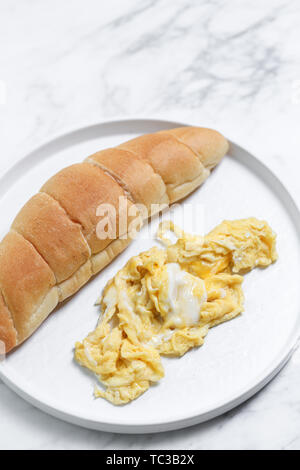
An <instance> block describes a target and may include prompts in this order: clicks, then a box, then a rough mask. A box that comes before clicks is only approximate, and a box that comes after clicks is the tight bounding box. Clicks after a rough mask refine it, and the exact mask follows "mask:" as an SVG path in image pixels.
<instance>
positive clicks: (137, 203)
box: [0, 127, 228, 352]
mask: <svg viewBox="0 0 300 470" xmlns="http://www.w3.org/2000/svg"><path fill="white" fill-rule="evenodd" d="M227 150H228V142H227V140H226V139H225V138H224V137H223V136H222V135H221V134H219V133H218V132H216V131H214V130H211V129H204V128H198V127H183V128H178V129H171V130H167V131H161V132H158V133H156V134H148V135H144V136H141V137H137V138H136V139H132V140H130V141H128V142H126V143H124V144H122V145H119V146H118V147H115V148H111V149H107V150H102V151H100V152H97V153H95V154H93V155H91V156H89V157H88V158H87V159H86V160H85V161H84V162H83V163H79V164H76V165H72V166H69V167H68V168H65V169H64V170H62V171H60V172H59V173H57V174H56V175H54V176H53V177H52V178H50V179H49V181H48V182H47V183H45V184H44V186H43V187H42V188H41V191H40V192H39V193H38V194H36V195H35V196H33V197H32V198H31V199H30V200H29V201H28V202H27V204H25V206H24V207H23V208H22V209H21V210H20V212H19V214H18V215H17V217H16V218H15V220H14V222H13V224H12V226H11V230H10V232H9V233H8V234H7V235H6V237H5V238H4V239H3V240H2V242H1V244H0V341H2V342H4V344H5V347H6V351H7V352H9V351H10V350H12V349H13V348H14V347H16V346H17V345H19V344H21V343H22V342H23V341H24V340H25V339H26V338H28V337H29V336H30V335H31V334H32V333H33V332H34V331H35V330H36V329H37V328H38V326H39V325H40V324H41V323H42V322H43V321H44V320H45V319H46V318H47V316H48V315H49V314H50V313H51V312H52V310H54V308H55V307H56V306H57V304H58V303H59V302H62V301H63V300H65V299H66V298H67V297H69V296H71V295H73V294H75V293H76V292H77V291H78V290H79V289H80V288H81V287H82V286H83V285H84V284H85V283H86V282H87V281H88V280H89V279H90V278H91V277H92V276H93V275H94V274H96V273H98V272H99V271H101V270H102V269H103V268H104V267H105V266H106V265H107V264H108V263H110V262H111V261H112V259H113V258H115V257H116V256H117V255H118V254H119V253H120V252H121V251H123V250H124V249H125V248H126V247H127V246H128V244H129V243H130V241H131V237H130V236H128V233H129V231H130V227H131V225H132V224H133V227H134V228H138V225H139V224H140V223H141V220H142V219H145V218H146V217H147V216H149V215H152V214H153V212H155V211H159V210H161V207H162V206H164V205H166V204H167V205H169V204H171V203H174V202H175V201H178V200H179V199H182V198H183V197H185V196H187V195H188V194H190V193H191V192H192V191H193V190H194V189H195V188H197V187H198V186H200V185H201V184H202V183H203V181H204V180H205V179H206V178H207V177H208V176H209V174H210V170H211V169H212V168H213V167H214V166H215V165H216V164H217V163H218V162H219V161H220V160H221V158H222V157H223V156H224V155H225V154H226V152H227ZM120 200H122V201H123V202H124V204H120ZM103 205H109V207H112V208H113V209H114V211H113V213H114V214H115V216H116V218H115V227H114V229H115V230H114V231H113V234H111V233H109V234H108V236H107V237H102V236H100V235H99V232H98V227H99V224H100V225H101V224H103V227H102V228H103V229H104V227H105V224H107V223H108V225H110V224H111V225H112V226H113V222H114V221H113V220H110V219H109V220H108V222H107V217H106V216H105V214H104V213H102V211H99V207H103ZM141 205H143V207H145V208H146V211H142V210H141Z"/></svg>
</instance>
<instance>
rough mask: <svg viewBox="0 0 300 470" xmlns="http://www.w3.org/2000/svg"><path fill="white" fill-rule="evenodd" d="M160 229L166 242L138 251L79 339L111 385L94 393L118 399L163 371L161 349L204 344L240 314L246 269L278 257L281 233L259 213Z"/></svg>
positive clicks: (86, 361) (82, 359)
mask: <svg viewBox="0 0 300 470" xmlns="http://www.w3.org/2000/svg"><path fill="white" fill-rule="evenodd" d="M167 228H168V229H171V230H173V231H174V232H175V234H176V235H177V237H178V240H177V242H176V243H174V244H171V242H170V241H169V240H168V239H167V238H166V237H165V233H166V230H167ZM158 236H159V238H160V239H161V240H162V241H163V242H164V243H165V245H166V248H165V249H159V248H158V247H154V248H151V249H150V250H148V251H145V252H144V253H141V254H140V255H139V256H135V257H133V258H131V259H130V260H129V261H128V262H127V264H126V265H125V267H124V268H123V269H121V270H120V271H119V272H118V273H117V274H116V276H115V277H114V278H113V279H111V280H110V281H109V282H108V284H107V285H106V287H105V289H104V292H103V295H102V298H101V302H100V303H101V309H102V314H101V317H100V319H99V323H98V326H97V327H96V329H95V331H93V332H92V333H90V334H89V335H88V336H87V338H85V339H84V340H83V342H82V343H80V342H78V343H76V347H75V359H76V361H77V362H78V363H79V364H81V365H82V366H84V367H87V368H88V369H90V370H91V371H93V372H94V373H95V374H96V375H97V377H98V379H99V381H100V382H101V383H102V385H103V386H104V390H103V389H101V390H100V389H99V388H98V387H97V386H96V388H95V396H96V397H103V398H106V399H107V400H109V401H110V402H112V403H113V404H115V405H122V404H125V403H128V402H130V401H131V400H134V399H135V398H137V397H138V396H140V395H141V394H142V393H143V392H145V391H146V390H147V389H148V388H149V386H150V385H151V384H153V383H155V382H157V381H159V380H160V379H161V378H162V377H163V376H164V369H163V366H162V363H161V357H160V356H161V355H165V356H182V355H183V354H185V353H186V352H187V351H188V350H189V349H191V348H193V347H195V346H201V345H202V344H203V342H204V338H205V336H206V335H207V333H208V330H209V328H211V327H213V326H215V325H218V324H220V323H222V322H224V321H227V320H231V319H232V318H234V317H236V316H237V315H239V314H240V313H241V312H242V311H243V291H242V287H241V286H242V282H243V277H242V276H241V275H240V274H242V273H245V272H247V271H249V270H251V269H253V268H254V267H266V266H268V265H270V264H271V263H273V262H274V261H275V260H276V259H277V253H276V236H275V234H274V232H273V231H272V230H271V228H270V227H269V225H268V224H267V223H266V222H264V221H260V220H257V219H255V218H249V219H242V220H235V221H224V222H222V223H221V224H220V225H218V226H217V227H216V228H215V229H214V230H212V231H211V232H209V233H208V234H207V235H206V236H205V237H200V236H194V235H189V234H186V233H184V232H183V231H182V230H180V229H178V228H177V227H175V226H174V225H172V224H169V226H168V227H167V226H165V225H164V224H162V226H161V227H160V230H159V233H158Z"/></svg>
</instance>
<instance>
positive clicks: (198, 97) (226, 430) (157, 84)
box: [0, 0, 300, 449]
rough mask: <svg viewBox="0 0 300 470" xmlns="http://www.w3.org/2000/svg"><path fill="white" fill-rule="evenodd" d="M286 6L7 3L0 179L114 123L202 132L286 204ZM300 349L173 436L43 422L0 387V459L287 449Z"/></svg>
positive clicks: (190, 0) (290, 163) (294, 6)
mask: <svg viewBox="0 0 300 470" xmlns="http://www.w3.org/2000/svg"><path fill="white" fill-rule="evenodd" d="M299 21H300V3H299V2H298V1H297V0H264V1H261V2H253V1H251V0H243V1H232V0H231V1H224V0H211V1H208V0H206V1H203V0H199V1H195V0H159V1H158V0H131V1H127V0H126V1H124V0H110V1H109V2H105V1H104V0H102V1H101V0H85V1H84V2H83V1H80V0H72V1H71V0H66V1H64V2H62V1H60V0H51V1H50V0H44V1H43V2H39V1H38V0H23V1H22V2H20V1H17V0H10V1H6V2H1V4H0V138H1V152H0V171H1V173H2V172H4V171H5V170H6V169H7V168H9V167H10V166H11V165H12V163H13V162H14V161H16V160H18V159H19V158H21V157H22V156H23V155H24V154H25V153H26V152H28V151H29V150H31V149H32V148H34V147H36V146H37V145H39V144H40V143H42V142H44V141H45V140H49V139H51V137H53V136H56V135H58V134H60V133H63V132H65V131H67V130H69V129H73V128H77V127H82V126H84V125H88V124H91V123H95V122H98V121H101V120H105V119H109V118H113V117H130V116H141V117H142V116H144V117H162V118H170V119H173V120H182V121H187V122H190V123H195V124H198V125H204V126H207V127H209V126H211V127H215V128H217V129H219V130H220V131H222V132H223V133H224V134H225V135H226V136H228V137H229V138H231V139H232V140H234V141H236V142H237V143H240V144H241V145H243V146H244V147H245V148H247V149H249V150H250V151H252V152H253V153H254V154H256V155H257V156H258V157H260V158H261V159H262V160H263V161H264V162H266V163H267V164H268V166H269V167H271V168H272V170H273V171H274V172H275V173H276V174H277V175H278V176H279V177H280V178H281V180H282V181H283V182H284V183H285V185H286V186H287V187H288V189H289V190H290V192H291V193H292V195H293V196H294V198H295V200H296V201H297V203H298V205H300V189H299V170H300V163H299V147H300V131H299V125H300V60H299V54H300V51H299V43H300V30H299ZM299 371H300V351H299V350H298V351H297V352H296V353H295V354H294V356H293V358H292V359H291V361H290V362H289V364H288V365H287V366H286V367H285V368H284V370H283V371H282V372H281V373H280V374H279V375H278V376H277V377H276V378H275V379H274V380H273V381H272V382H271V383H270V384H269V385H268V386H267V387H266V388H265V389H264V390H263V391H261V392H260V393H259V394H258V395H256V396H255V397H254V398H252V399H251V400H249V401H248V402H247V403H245V404H244V405H242V406H240V407H239V408H237V409H235V410H233V411H231V412H230V413H228V414H226V415H225V416H222V417H220V418H217V419H215V420H213V421H210V422H208V423H206V424H202V425H199V426H195V427H192V428H189V429H186V430H183V431H176V432H170V433H165V434H161V435H150V436H122V435H116V434H115V435H112V434H106V433H100V432H94V431H89V430H85V429H81V428H78V427H75V426H72V425H69V424H66V423H63V422H61V421H59V420H56V419H54V418H51V417H49V416H47V415H45V414H43V413H42V412H40V411H38V410H37V409H35V408H33V407H32V406H30V405H28V404H27V403H26V402H25V401H23V400H22V399H20V398H19V397H17V396H16V395H15V394H14V393H13V392H11V391H10V390H9V389H8V388H7V387H6V386H5V385H4V384H3V383H1V382H0V416H1V419H0V448H1V449H15V448H24V449H31V448H34V449H104V448H105V449H127V448H129V449H160V448H163V449H168V448H169V449H171V448H173V449H179V448H182V449H263V448H267V449H300V401H299V388H300V373H299Z"/></svg>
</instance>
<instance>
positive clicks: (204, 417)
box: [0, 117, 300, 434]
mask: <svg viewBox="0 0 300 470" xmlns="http://www.w3.org/2000/svg"><path fill="white" fill-rule="evenodd" d="M136 121H140V122H141V123H142V122H144V123H145V125H146V124H147V123H148V124H151V123H154V122H156V123H160V124H161V125H164V126H170V127H171V126H173V127H179V126H187V125H189V124H187V123H182V122H178V121H172V120H169V119H162V118H144V117H142V118H139V117H130V118H116V119H111V120H104V121H101V122H98V123H95V124H91V125H88V126H84V127H81V128H77V129H73V130H70V131H67V132H65V133H63V134H59V135H57V136H54V137H53V138H52V139H50V140H49V141H47V142H46V143H44V144H42V145H39V146H38V147H36V148H35V149H33V150H32V151H31V152H29V153H27V154H26V155H25V156H24V157H23V158H21V159H20V160H18V161H17V162H16V163H14V165H13V166H12V167H11V168H10V169H9V170H8V171H6V172H5V173H4V174H3V176H2V177H1V178H0V187H1V190H0V197H2V196H3V195H4V194H5V192H6V190H7V189H6V188H7V186H8V184H10V183H11V180H13V179H14V180H15V181H17V179H18V176H17V174H18V173H19V171H20V170H22V166H24V163H25V162H27V161H29V160H30V158H31V157H32V156H33V155H37V154H38V153H39V152H41V151H42V150H44V149H47V148H48V147H50V146H51V145H53V144H54V143H55V142H57V141H59V140H63V139H68V140H69V139H70V138H71V137H72V135H73V136H76V135H77V134H81V133H83V132H88V131H89V130H91V129H96V128H98V127H101V126H104V125H107V126H109V125H112V126H114V125H122V124H124V125H128V124H130V123H134V122H136ZM230 144H231V149H232V150H233V152H235V151H238V152H241V153H244V154H245V155H246V156H247V158H249V159H251V160H253V161H254V163H255V165H256V167H258V168H261V170H263V171H265V172H266V173H267V174H268V177H269V178H271V180H272V181H273V183H275V185H276V186H277V190H279V191H281V193H282V194H283V195H284V197H285V198H286V201H287V202H286V203H285V205H286V204H289V205H290V208H289V209H290V211H291V212H292V213H293V216H294V220H293V222H294V226H295V229H296V230H297V232H298V233H299V235H300V211H299V209H298V207H297V205H296V203H295V201H294V199H293V198H292V196H291V195H290V193H289V191H288V190H287V189H286V188H285V186H284V185H283V183H282V182H281V181H280V179H279V178H278V177H277V176H276V175H275V174H274V172H273V171H272V170H270V169H269V167H268V166H267V165H266V164H265V163H263V162H261V161H260V160H259V159H258V158H256V157H255V156H254V155H252V154H251V153H249V152H248V151H247V150H245V149H244V148H243V147H241V146H239V145H237V144H235V143H234V142H232V141H230ZM34 166H35V164H33V165H31V167H30V168H32V167H34ZM15 173H16V175H15ZM299 337H300V325H299V326H298V328H297V329H295V331H294V334H293V340H292V341H291V344H290V345H288V346H286V347H285V348H283V350H282V351H280V352H279V353H278V354H277V357H276V361H273V363H272V364H271V365H270V366H269V367H268V368H266V369H265V370H264V371H263V372H262V373H261V374H260V376H259V378H258V377H257V379H256V380H255V384H252V385H251V386H250V384H249V385H248V384H247V385H246V386H244V387H243V390H240V391H238V392H237V393H236V395H235V397H233V398H232V399H231V400H229V401H227V402H226V401H225V402H222V403H220V404H218V405H217V406H216V407H215V408H214V409H213V410H207V411H204V412H203V411H202V412H201V413H200V414H197V415H194V414H193V415H190V416H186V417H182V418H179V419H178V418H177V419H175V420H173V421H167V422H153V423H148V424H142V423H138V424H124V423H122V422H121V423H118V422H107V421H98V420H91V419H87V418H85V417H84V416H80V415H79V414H77V415H74V414H72V413H70V412H66V411H64V410H62V409H58V408H54V407H53V406H51V405H50V404H48V403H47V402H45V401H42V398H41V397H38V394H35V396H33V395H32V394H30V393H28V391H26V390H25V389H22V388H20V387H18V385H17V383H16V382H15V381H14V380H13V374H11V376H9V375H8V374H5V373H4V372H3V370H1V369H2V368H1V367H0V379H1V380H2V381H3V382H4V383H5V384H6V385H7V386H8V387H9V388H11V389H12V390H13V391H14V392H16V393H17V394H18V395H19V396H21V397H22V398H23V399H25V400H26V401H27V402H29V403H30V404H32V405H33V406H35V407H37V408H39V409H40V410H42V411H44V412H46V413H48V414H50V415H52V416H54V417H56V418H58V419H62V420H64V421H66V422H69V423H71V424H75V425H78V426H82V427H85V428H88V429H94V430H100V431H106V432H119V433H125V434H131V433H157V432H165V431H171V430H176V429H182V428H185V427H188V426H192V425H195V424H199V423H203V422H205V421H208V420H209V419H212V418H215V417H217V416H219V415H221V414H223V413H225V412H227V411H229V410H231V409H233V408H235V407H236V406H238V405H240V404H241V403H243V402H244V401H246V400H248V399H249V398H250V397H252V396H253V395H255V394H256V393H257V392H258V391H259V390H261V389H262V388H263V387H264V386H265V385H267V384H268V383H269V382H270V381H271V380H272V379H273V378H274V377H275V376H276V375H277V374H278V372H279V371H280V370H281V369H282V367H283V366H284V365H285V364H286V363H287V362H288V360H289V358H290V357H291V355H292V354H293V352H294V351H295V350H296V349H297V347H298V343H299ZM27 390H28V389H27Z"/></svg>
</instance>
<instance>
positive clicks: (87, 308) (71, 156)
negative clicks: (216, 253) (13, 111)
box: [0, 120, 300, 433]
mask: <svg viewBox="0 0 300 470" xmlns="http://www.w3.org/2000/svg"><path fill="white" fill-rule="evenodd" d="M179 125H182V124H180V123H176V122H169V121H157V120H123V121H114V122H107V123H103V124H99V125H95V126H92V127H88V128H85V129H81V130H78V131H75V132H73V133H71V134H68V135H65V136H63V137H59V138H58V139H56V140H53V141H52V142H50V143H48V144H46V145H45V146H43V147H42V148H39V149H38V150H36V151H34V152H33V153H31V154H30V155H27V156H26V157H24V159H23V160H22V161H20V162H19V163H18V164H17V165H15V166H14V167H13V168H12V169H11V170H10V171H9V172H8V174H6V175H5V176H4V177H2V179H1V180H0V188H1V189H0V213H1V221H2V222H1V233H0V236H3V235H4V234H5V233H6V232H7V230H8V228H9V226H10V223H11V221H12V220H13V218H14V216H15V214H16V213H17V211H18V209H19V208H20V207H21V206H22V205H23V204H24V202H25V201H26V200H27V199H28V198H29V197H30V196H32V195H33V194H34V193H35V192H36V191H38V190H39V188H40V186H41V184H42V183H43V182H44V181H45V180H46V179H48V177H49V176H50V175H52V174H54V173H55V172H56V171H58V170H60V169H61V168H63V167H64V166H67V165H69V164H72V163H74V162H79V161H81V160H82V159H83V158H84V157H85V156H87V155H89V154H91V153H93V152H95V151H96V150H99V149H101V148H105V147H108V146H114V145H117V144H118V143H120V142H122V141H124V140H126V139H128V138H132V137H134V136H135V135H138V134H142V133H148V132H155V131H158V130H161V129H166V128H171V127H177V126H179ZM183 204H193V206H194V207H195V206H197V207H199V212H198V213H199V217H196V218H195V217H191V218H190V219H188V220H187V221H186V224H185V229H186V230H187V231H188V230H192V228H193V227H194V225H192V221H193V220H195V219H197V221H198V222H199V223H200V225H201V228H204V231H208V230H209V229H211V228H212V227H214V226H215V225H217V224H218V223H220V222H221V221H222V220H223V219H224V218H226V219H235V218H244V217H249V216H256V217H258V218H263V219H266V220H267V221H268V222H269V223H270V225H271V226H272V228H273V229H274V230H275V231H276V232H277V234H278V252H279V260H278V262H277V263H275V264H274V265H272V266H271V267H269V268H268V269H266V270H259V269H257V270H254V271H252V272H251V273H249V274H248V275H247V276H246V277H245V281H244V292H245V298H246V300H245V312H244V313H243V314H242V315H241V316H240V317H239V318H237V319H235V320H233V321H231V322H228V323H225V324H223V325H220V326H218V327H217V328H214V329H212V330H211V331H210V333H209V334H208V336H207V338H206V342H205V345H204V346H203V347H201V348H199V349H195V350H193V351H190V352H188V353H187V354H186V355H185V356H184V357H182V358H181V359H163V364H164V366H165V378H164V379H163V380H161V382H160V383H159V384H158V385H156V386H154V387H151V388H150V390H149V391H148V392H146V393H145V394H144V395H143V396H141V397H140V398H139V399H138V400H136V401H134V402H133V403H131V404H129V405H127V406H123V407H115V406H113V405H111V404H110V403H108V402H106V401H105V400H102V399H98V400H95V399H94V398H93V384H94V377H93V376H92V375H90V374H89V373H88V372H87V371H85V370H84V369H82V368H80V367H79V366H77V365H76V364H75V362H74V361H73V347H74V343H75V341H76V340H81V339H83V338H84V337H85V335H86V334H87V333H88V332H89V331H91V330H92V329H94V327H95V325H96V322H97V319H98V315H99V311H98V308H97V307H95V306H94V301H95V299H96V298H97V297H98V296H99V294H100V292H101V289H102V288H103V287H104V285H105V283H106V281H107V280H108V279H109V278H110V277H112V276H113V275H114V274H115V273H116V272H117V270H118V269H119V268H121V267H122V266H123V265H124V263H125V262H126V260H127V259H128V258H129V257H131V256H133V255H135V254H137V253H139V252H140V251H142V250H145V249H147V248H148V247H150V246H153V244H154V243H155V241H154V240H153V239H152V240H150V239H148V240H147V239H142V236H140V238H139V239H138V240H136V241H134V242H133V244H132V245H131V246H130V247H129V248H128V249H127V250H126V251H125V252H124V253H122V254H121V255H120V256H119V257H118V258H117V259H116V260H114V262H113V263H112V264H111V265H110V266H108V267H107V268H106V269H105V270H104V271H103V272H102V273H100V274H99V275H98V276H97V277H96V278H95V279H94V280H92V281H91V282H90V283H89V284H88V285H86V286H85V287H84V288H83V289H82V290H81V291H80V292H79V293H78V294H77V295H76V296H75V297H73V298H72V299H71V300H70V301H69V302H66V303H65V304H64V305H63V306H62V307H61V308H59V309H58V310H57V311H56V312H54V313H53V314H52V315H50V317H49V318H48V319H47V321H45V322H44V324H43V325H42V326H41V327H40V328H39V330H38V331H37V332H36V333H35V334H34V335H33V336H32V337H31V338H30V339H29V340H28V341H27V342H26V343H25V344H24V345H23V346H22V347H20V348H19V349H18V350H16V351H15V352H14V353H13V354H11V355H9V357H8V358H7V359H6V360H5V361H4V362H3V363H1V364H0V377H1V379H2V380H3V381H4V382H5V383H6V384H7V385H8V386H9V387H11V388H12V389H13V390H15V391H16V392H17V393H18V394H19V395H21V396H22V397H23V398H25V399H26V400H28V401H30V402H31V403H32V404H33V405H35V406H37V407H39V408H41V409H42V410H44V411H46V412H48V413H50V414H52V415H54V416H56V417H58V418H61V419H64V420H66V421H69V422H72V423H75V424H79V425H82V426H86V427H89V428H92V429H100V430H104V431H114V432H127V433H145V432H159V431H166V430H171V429H177V428H182V427H185V426H189V425H192V424H195V423H200V422H202V421H205V420H207V419H210V418H212V417H214V416H217V415H219V414H221V413H223V412H225V411H227V410H229V409H231V408H233V407H234V406H236V405H238V404H240V403H241V402H243V401H244V400H246V399H247V398H249V397H250V396H251V395H253V394H254V393H255V392H257V391H258V390H259V389H261V388H262V387H263V386H264V385H265V384H266V383H267V382H268V381H269V380H271V378H272V377H274V375H275V374H276V373H277V372H278V371H279V370H280V368H281V367H282V366H283V365H284V363H285V362H286V361H287V359H288V358H289V356H290V355H291V353H292V352H293V349H294V348H295V345H296V343H297V340H298V337H299V331H300V329H299V325H300V321H299V311H300V302H299V285H300V249H299V237H300V222H299V220H300V218H299V212H298V210H297V208H296V206H295V204H294V202H293V200H292V199H291V197H290V196H289V194H288V192H287V191H286V190H285V188H284V187H283V185H282V184H281V183H280V182H279V181H278V179H277V178H276V177H275V176H274V175H273V174H272V173H271V172H270V171H269V170H268V169H267V168H266V167H265V166H264V165H263V164H262V163H261V162H259V161H258V160H257V159H256V158H255V157H253V156H252V155H250V154H249V153H248V152H246V151H245V150H243V149H242V148H240V147H238V146H237V145H235V144H232V145H231V151H230V155H229V156H228V157H226V158H225V159H224V160H223V162H222V163H221V164H220V165H219V167H218V168H216V170H215V171H214V172H213V173H212V175H211V176H210V178H209V179H208V180H207V182H206V183H205V184H204V185H203V186H202V188H200V189H199V190H197V191H195V192H194V193H193V194H192V195H191V196H190V197H188V198H187V199H186V200H185V201H184V202H183ZM178 210H179V209H178ZM175 215H176V211H175ZM176 220H177V219H176ZM157 224H158V221H157V220H155V221H154V222H153V224H152V225H153V228H155V226H157ZM141 235H143V234H141Z"/></svg>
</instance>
